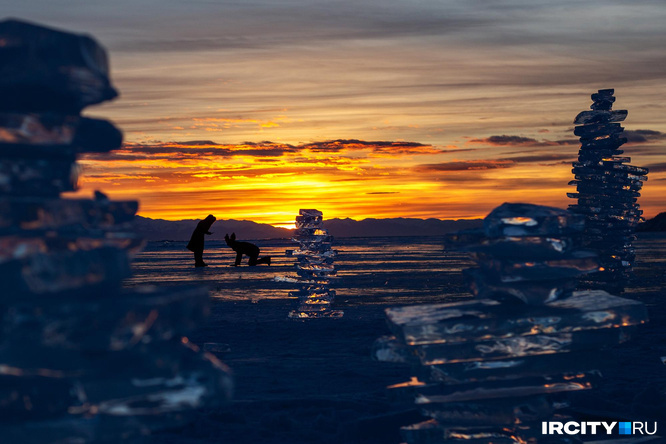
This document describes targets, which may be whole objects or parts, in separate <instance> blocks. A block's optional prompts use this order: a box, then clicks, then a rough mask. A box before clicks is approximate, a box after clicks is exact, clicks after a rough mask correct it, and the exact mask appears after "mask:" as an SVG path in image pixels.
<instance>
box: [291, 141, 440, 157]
mask: <svg viewBox="0 0 666 444" xmlns="http://www.w3.org/2000/svg"><path fill="white" fill-rule="evenodd" d="M299 148H300V149H307V150H309V151H311V152H313V153H336V152H341V151H362V150H369V151H371V152H373V153H377V154H388V155H401V154H439V153H442V152H443V151H442V150H439V149H437V148H434V147H432V146H430V145H424V144H422V143H418V142H388V141H365V140H358V139H337V140H328V141H325V142H314V143H308V144H305V145H300V146H299Z"/></svg>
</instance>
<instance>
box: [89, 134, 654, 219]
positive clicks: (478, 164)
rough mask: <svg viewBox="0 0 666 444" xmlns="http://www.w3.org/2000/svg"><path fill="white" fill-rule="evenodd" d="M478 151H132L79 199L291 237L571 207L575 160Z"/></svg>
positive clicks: (397, 147)
mask: <svg viewBox="0 0 666 444" xmlns="http://www.w3.org/2000/svg"><path fill="white" fill-rule="evenodd" d="M476 144H478V143H474V144H473V143H471V142H470V143H467V144H463V145H461V146H449V147H447V148H445V149H439V148H436V147H432V146H427V145H421V144H418V143H409V142H363V141H329V142H322V143H312V144H304V145H298V146H292V145H284V144H274V143H263V144H240V145H218V144H213V143H211V142H182V143H154V144H128V145H126V146H125V148H124V149H122V150H119V151H117V152H115V153H112V154H111V155H109V156H102V155H89V156H88V157H87V159H86V160H84V161H82V163H83V165H84V181H83V185H84V186H83V190H82V191H81V192H80V193H79V194H86V193H91V192H92V190H95V189H99V190H103V191H104V192H106V193H108V194H109V195H110V196H111V197H112V198H114V199H138V200H139V201H140V210H139V214H140V215H142V216H145V217H151V218H159V219H171V220H178V219H200V218H202V217H203V216H205V215H206V214H209V213H212V214H215V215H216V216H217V217H218V219H241V220H252V221H255V222H259V223H268V224H271V225H274V226H280V227H285V228H293V223H294V217H295V216H296V215H297V214H298V210H299V209H300V208H317V209H319V210H321V211H323V213H324V215H325V217H326V218H327V219H330V218H352V219H357V220H359V219H365V218H395V217H413V218H439V219H471V218H482V217H484V216H485V215H486V214H487V213H488V212H489V211H490V210H491V209H492V208H494V207H495V206H497V205H499V204H501V203H503V202H530V203H539V204H544V205H552V206H558V207H566V206H567V205H568V204H570V203H572V202H573V200H572V199H568V198H567V197H566V193H567V192H572V191H574V190H573V187H569V186H567V182H568V181H569V180H571V179H572V176H571V167H570V163H568V162H570V160H568V159H565V158H566V157H568V156H569V155H567V154H560V155H559V157H553V154H551V153H550V152H543V153H541V154H538V152H536V151H532V152H531V153H530V154H531V156H530V157H520V156H515V155H513V156H512V155H511V154H512V151H511V150H514V151H515V147H511V148H508V149H507V148H506V147H504V146H501V147H492V146H489V145H486V146H485V149H484V151H483V153H484V154H486V155H488V154H492V155H494V159H493V158H486V159H478V158H474V157H472V156H479V154H478V152H477V151H475V150H472V151H469V152H468V151H466V150H465V148H467V147H469V146H471V145H476ZM566 150H567V151H569V152H572V153H575V152H576V151H577V150H576V148H575V147H568V148H566ZM535 152H536V153H537V154H535ZM573 157H575V154H571V158H573ZM560 159H564V160H560ZM661 183H663V181H661V182H656V183H655V184H654V185H655V186H652V188H651V189H650V188H649V187H646V188H648V189H650V191H649V192H647V193H646V194H647V196H648V198H647V199H646V201H645V202H641V204H642V205H643V208H644V209H646V206H647V207H648V208H652V207H653V203H655V199H654V197H655V193H661V192H663V191H664V185H661ZM651 185H652V184H651ZM662 195H663V194H662ZM658 202H659V201H657V204H658ZM646 214H647V215H649V209H648V211H646Z"/></svg>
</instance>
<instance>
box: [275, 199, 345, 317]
mask: <svg viewBox="0 0 666 444" xmlns="http://www.w3.org/2000/svg"><path fill="white" fill-rule="evenodd" d="M295 234H296V236H295V237H294V238H293V239H292V240H293V241H294V242H298V244H299V248H298V249H296V250H288V251H289V252H290V253H288V254H287V255H288V256H293V257H296V258H297V262H296V265H295V267H296V275H297V276H298V277H297V278H289V277H287V278H283V279H285V280H284V281H283V282H294V283H298V284H300V289H299V290H297V291H294V292H291V293H290V296H293V297H297V298H298V299H299V306H298V309H297V310H295V311H292V312H290V313H289V318H291V319H317V318H339V317H342V316H343V312H342V311H339V310H331V309H330V308H331V305H332V304H333V302H334V299H335V291H332V290H330V288H329V284H330V281H331V279H333V276H335V275H336V274H337V271H336V270H335V266H334V265H333V262H334V258H335V255H336V252H335V250H332V249H331V243H332V241H333V237H332V236H330V235H329V234H328V231H327V230H326V229H325V228H324V223H323V213H322V212H321V211H319V210H314V209H309V210H299V216H296V230H295Z"/></svg>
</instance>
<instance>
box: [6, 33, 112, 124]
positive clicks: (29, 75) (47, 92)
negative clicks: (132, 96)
mask: <svg viewBox="0 0 666 444" xmlns="http://www.w3.org/2000/svg"><path fill="white" fill-rule="evenodd" d="M0 41H2V42H3V45H2V46H1V47H0V95H1V96H2V97H3V100H2V104H1V105H0V109H2V110H10V111H33V112H39V111H62V112H64V113H68V114H77V113H78V112H79V111H80V110H81V109H83V108H84V107H86V106H88V105H93V104H96V103H100V102H103V101H106V100H110V99H113V98H114V97H116V96H117V95H118V94H117V92H116V91H115V89H113V87H112V86H111V84H110V82H109V77H108V74H109V69H108V62H107V57H106V52H105V51H104V49H103V48H102V47H101V46H100V45H99V44H98V43H97V42H96V41H95V40H93V39H92V38H90V37H88V36H84V35H76V34H71V33H67V32H62V31H56V30H53V29H49V28H45V27H42V26H37V25H32V24H30V23H26V22H22V21H18V20H4V21H2V22H0Z"/></svg>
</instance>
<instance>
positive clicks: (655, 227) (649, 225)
mask: <svg viewBox="0 0 666 444" xmlns="http://www.w3.org/2000/svg"><path fill="white" fill-rule="evenodd" d="M636 231H644V232H649V231H666V212H664V213H659V214H657V215H656V216H655V217H653V218H652V219H648V220H646V221H645V222H643V223H642V224H640V225H639V226H638V228H637V229H636Z"/></svg>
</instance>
